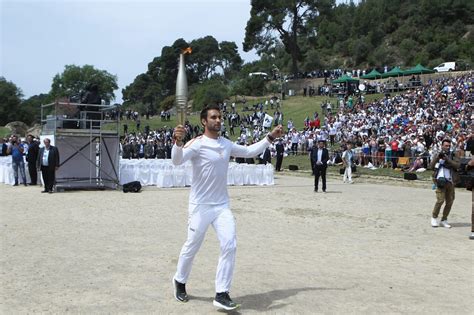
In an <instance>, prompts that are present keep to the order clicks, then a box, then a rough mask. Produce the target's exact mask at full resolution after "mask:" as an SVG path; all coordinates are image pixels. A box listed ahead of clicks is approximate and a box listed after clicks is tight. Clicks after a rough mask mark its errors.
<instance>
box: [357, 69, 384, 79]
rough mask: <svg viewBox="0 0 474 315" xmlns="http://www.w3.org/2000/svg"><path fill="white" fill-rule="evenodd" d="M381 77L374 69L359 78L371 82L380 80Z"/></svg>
mask: <svg viewBox="0 0 474 315" xmlns="http://www.w3.org/2000/svg"><path fill="white" fill-rule="evenodd" d="M381 77H382V74H381V73H380V72H378V71H377V70H375V69H374V70H372V71H370V72H369V73H367V74H366V75H363V76H361V77H360V78H361V79H369V80H373V79H380V78H381Z"/></svg>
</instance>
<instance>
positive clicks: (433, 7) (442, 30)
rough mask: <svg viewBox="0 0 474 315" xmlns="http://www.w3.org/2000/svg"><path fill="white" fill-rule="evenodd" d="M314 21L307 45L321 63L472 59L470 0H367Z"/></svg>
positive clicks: (429, 62) (356, 64)
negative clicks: (312, 37) (314, 29)
mask: <svg viewBox="0 0 474 315" xmlns="http://www.w3.org/2000/svg"><path fill="white" fill-rule="evenodd" d="M316 24H317V30H318V36H317V37H316V38H315V40H314V42H309V43H308V44H307V45H305V49H307V51H308V52H307V54H306V56H319V59H320V61H319V63H320V66H321V68H339V67H359V68H362V69H363V68H369V67H374V66H375V67H383V66H384V65H388V66H392V65H399V66H413V65H415V64H417V63H421V64H423V65H425V66H428V67H433V66H436V65H438V64H440V63H441V62H444V61H458V62H460V63H462V64H463V65H464V66H465V64H469V65H471V66H472V61H473V60H474V44H473V43H474V33H473V31H472V30H473V25H474V1H469V0H460V1H450V0H438V1H430V0H414V1H408V0H366V1H361V2H360V3H359V4H358V5H357V6H356V5H354V4H352V3H351V4H341V5H338V6H337V7H335V8H334V9H333V10H332V11H331V12H330V14H326V15H325V16H321V17H319V18H318V20H317V23H316ZM306 64H307V65H311V66H314V61H309V60H307V61H306ZM303 68H305V67H304V66H303ZM303 70H304V71H310V69H308V67H306V69H303ZM311 70H312V69H311Z"/></svg>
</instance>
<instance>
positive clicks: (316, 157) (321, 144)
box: [311, 140, 329, 192]
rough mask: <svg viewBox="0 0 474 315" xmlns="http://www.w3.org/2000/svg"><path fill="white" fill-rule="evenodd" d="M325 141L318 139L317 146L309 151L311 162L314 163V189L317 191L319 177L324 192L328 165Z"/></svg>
mask: <svg viewBox="0 0 474 315" xmlns="http://www.w3.org/2000/svg"><path fill="white" fill-rule="evenodd" d="M325 145H326V141H324V140H319V141H318V146H317V148H314V149H313V150H312V152H311V162H312V164H313V165H314V168H313V173H314V191H315V192H318V184H319V177H321V179H322V181H323V192H326V170H327V167H328V160H329V152H328V149H326V148H325Z"/></svg>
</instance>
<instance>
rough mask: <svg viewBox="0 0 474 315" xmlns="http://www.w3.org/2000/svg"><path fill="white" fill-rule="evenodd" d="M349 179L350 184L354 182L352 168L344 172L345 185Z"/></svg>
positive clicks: (347, 168)
mask: <svg viewBox="0 0 474 315" xmlns="http://www.w3.org/2000/svg"><path fill="white" fill-rule="evenodd" d="M347 179H349V182H352V168H351V167H350V166H348V167H346V169H345V170H344V177H343V181H344V183H345V182H346V180H347Z"/></svg>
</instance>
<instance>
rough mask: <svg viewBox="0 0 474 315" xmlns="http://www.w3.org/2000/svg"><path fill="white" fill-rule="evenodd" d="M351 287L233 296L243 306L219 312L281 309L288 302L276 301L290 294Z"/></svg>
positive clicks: (202, 298)
mask: <svg viewBox="0 0 474 315" xmlns="http://www.w3.org/2000/svg"><path fill="white" fill-rule="evenodd" d="M348 289H350V288H321V287H306V288H295V289H287V290H273V291H269V292H265V293H258V294H249V295H244V296H238V297H235V298H233V300H234V301H236V302H237V303H241V304H242V307H241V308H239V309H236V310H234V311H225V310H219V312H222V313H227V314H234V315H238V314H241V313H240V310H254V311H259V312H265V311H273V310H277V309H281V308H283V307H285V306H287V305H288V303H284V302H278V303H275V301H279V300H285V299H287V298H289V297H290V296H294V295H297V294H298V293H300V292H304V291H328V290H334V291H345V290H348ZM190 298H191V299H195V300H198V301H204V302H212V300H213V299H212V298H207V297H200V296H191V297H190Z"/></svg>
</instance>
